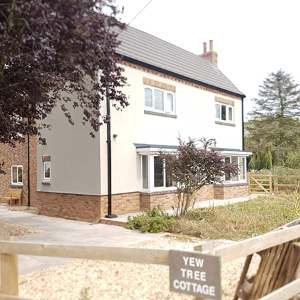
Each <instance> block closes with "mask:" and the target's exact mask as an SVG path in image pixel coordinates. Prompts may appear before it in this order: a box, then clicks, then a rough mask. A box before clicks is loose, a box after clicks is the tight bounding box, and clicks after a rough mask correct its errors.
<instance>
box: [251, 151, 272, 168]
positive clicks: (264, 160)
mask: <svg viewBox="0 0 300 300" xmlns="http://www.w3.org/2000/svg"><path fill="white" fill-rule="evenodd" d="M271 168H272V153H271V150H270V149H266V150H265V151H255V152H254V153H253V155H252V156H251V159H250V162H249V164H248V170H261V169H271Z"/></svg>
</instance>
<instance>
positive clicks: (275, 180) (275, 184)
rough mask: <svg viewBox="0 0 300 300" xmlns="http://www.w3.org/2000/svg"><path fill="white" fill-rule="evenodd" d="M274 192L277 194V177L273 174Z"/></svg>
mask: <svg viewBox="0 0 300 300" xmlns="http://www.w3.org/2000/svg"><path fill="white" fill-rule="evenodd" d="M274 193H275V194H278V177H277V175H274Z"/></svg>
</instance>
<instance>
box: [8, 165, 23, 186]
mask: <svg viewBox="0 0 300 300" xmlns="http://www.w3.org/2000/svg"><path fill="white" fill-rule="evenodd" d="M13 167H16V168H17V182H13V180H14V179H13ZM19 168H21V169H22V182H20V181H19ZM11 184H12V185H23V165H12V166H11Z"/></svg>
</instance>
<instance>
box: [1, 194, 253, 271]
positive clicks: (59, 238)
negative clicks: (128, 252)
mask: <svg viewBox="0 0 300 300" xmlns="http://www.w3.org/2000/svg"><path fill="white" fill-rule="evenodd" d="M254 197H256V196H255V195H253V196H252V195H251V198H254ZM248 199H249V197H246V198H238V199H230V200H210V201H202V202H198V203H196V205H195V207H208V206H219V205H226V204H232V203H236V202H241V201H247V200H248ZM168 212H169V213H170V214H171V213H173V211H172V210H169V211H168ZM130 215H136V214H130ZM128 216H129V215H123V216H119V217H118V218H117V219H113V220H116V221H118V222H123V223H124V222H126V220H127V217H128ZM0 221H7V222H11V223H16V224H20V225H24V226H29V227H34V228H39V229H42V230H46V231H45V232H42V233H37V234H31V235H27V236H21V237H19V240H20V241H27V242H34V243H51V244H74V245H94V246H96V245H98V246H112V247H113V246H115V247H124V246H127V245H129V244H134V243H138V242H141V241H145V240H149V239H154V238H157V237H160V236H163V235H165V234H164V233H155V234H153V233H151V234H145V233H141V232H139V231H133V230H128V229H125V228H123V227H119V226H110V225H105V224H91V223H88V222H80V221H73V220H66V219H61V218H53V217H46V216H41V215H34V214H29V213H25V212H15V211H9V210H7V207H4V206H2V207H1V206H0ZM71 260H72V259H66V258H56V257H43V256H27V255H26V256H25V255H20V256H19V262H20V263H19V273H20V274H27V273H30V272H33V271H36V270H40V269H44V268H47V267H49V266H53V265H59V264H63V263H65V262H67V261H71Z"/></svg>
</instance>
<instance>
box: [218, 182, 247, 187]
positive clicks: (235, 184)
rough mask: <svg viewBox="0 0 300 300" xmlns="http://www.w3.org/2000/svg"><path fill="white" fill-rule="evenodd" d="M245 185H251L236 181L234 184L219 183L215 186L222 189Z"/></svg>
mask: <svg viewBox="0 0 300 300" xmlns="http://www.w3.org/2000/svg"><path fill="white" fill-rule="evenodd" d="M243 185H249V183H248V182H247V181H234V182H228V181H227V182H223V184H220V183H217V184H214V186H217V187H222V186H226V187H230V186H243Z"/></svg>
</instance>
